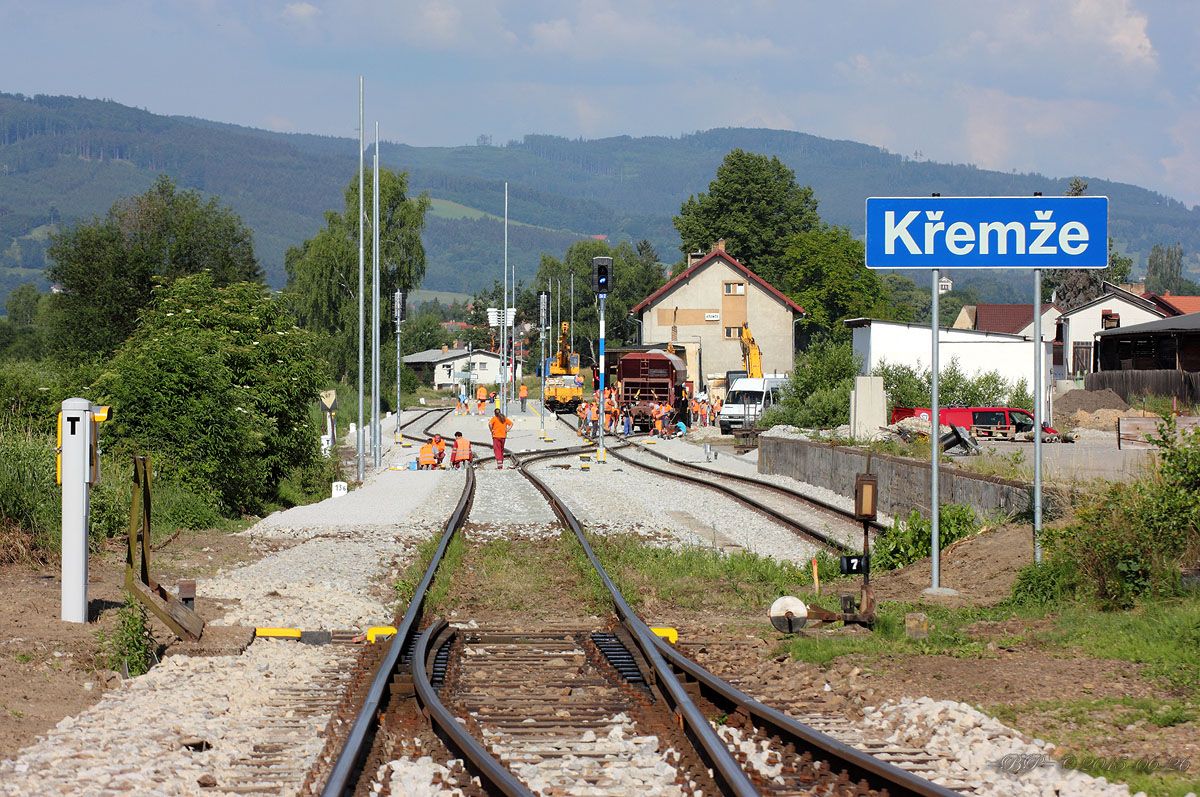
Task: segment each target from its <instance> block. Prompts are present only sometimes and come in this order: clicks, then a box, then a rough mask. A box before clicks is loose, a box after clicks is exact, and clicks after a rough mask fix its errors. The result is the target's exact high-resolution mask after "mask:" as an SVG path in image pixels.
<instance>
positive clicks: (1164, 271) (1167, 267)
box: [1146, 243, 1200, 296]
mask: <svg viewBox="0 0 1200 797" xmlns="http://www.w3.org/2000/svg"><path fill="white" fill-rule="evenodd" d="M1146 290H1148V291H1152V292H1154V293H1167V292H1168V291H1169V292H1171V293H1173V294H1175V295H1177V296H1178V295H1185V296H1186V295H1192V294H1195V293H1197V292H1200V286H1197V285H1196V283H1195V282H1192V281H1191V280H1189V279H1187V278H1186V277H1184V276H1183V247H1182V246H1181V245H1180V244H1178V243H1177V244H1175V245H1174V246H1162V245H1160V244H1155V245H1154V246H1153V247H1151V249H1150V257H1149V258H1148V259H1147V262H1146Z"/></svg>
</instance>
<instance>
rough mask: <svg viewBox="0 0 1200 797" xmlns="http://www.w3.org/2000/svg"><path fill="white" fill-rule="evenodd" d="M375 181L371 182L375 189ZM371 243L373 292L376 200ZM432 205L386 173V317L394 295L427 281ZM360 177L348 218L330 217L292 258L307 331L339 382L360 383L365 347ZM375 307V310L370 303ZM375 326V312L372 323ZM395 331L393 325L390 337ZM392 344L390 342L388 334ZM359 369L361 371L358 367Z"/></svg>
mask: <svg viewBox="0 0 1200 797" xmlns="http://www.w3.org/2000/svg"><path fill="white" fill-rule="evenodd" d="M372 177H373V175H372V174H371V173H370V172H368V173H367V174H365V175H364V178H363V182H364V183H365V184H366V185H367V186H368V187H369V186H370V185H371V181H372ZM364 199H365V201H364V205H363V206H364V208H365V210H364V214H365V216H364V228H363V229H364V241H365V252H366V253H365V258H366V273H367V289H368V290H369V288H370V279H371V258H372V240H371V239H372V234H371V227H370V224H371V219H372V218H373V198H372V195H371V192H370V191H368V192H367V196H366V197H364ZM428 209H429V197H428V195H426V194H421V195H420V196H418V197H409V196H408V175H407V174H406V173H405V172H393V171H390V170H388V169H381V170H380V172H379V261H380V280H379V285H380V296H381V297H382V298H381V307H382V311H381V312H382V313H383V315H384V317H385V318H391V313H392V310H391V307H392V295H393V293H394V292H395V291H396V290H403V291H406V292H407V291H412V290H413V289H414V288H416V287H417V286H418V285H420V284H421V280H422V279H423V278H424V277H425V247H424V246H423V245H422V243H421V231H422V230H423V229H424V227H425V213H426V211H428ZM357 218H358V176H357V175H355V177H354V178H353V179H352V180H351V181H350V185H349V186H347V188H346V192H345V209H344V210H343V211H342V213H340V214H339V213H336V212H333V211H330V212H328V213H326V214H325V227H324V228H323V229H321V230H320V231H319V232H318V233H317V234H316V235H315V236H313V237H312V238H309V239H308V240H307V241H305V242H304V243H303V244H301V245H300V246H294V247H292V248H290V249H288V251H287V255H286V256H285V258H284V264H285V266H286V268H287V275H288V284H287V291H288V294H289V295H290V297H291V300H292V302H293V306H294V307H295V309H296V314H297V316H298V317H299V319H300V324H301V326H303V327H305V328H307V329H311V330H313V331H315V332H318V333H319V334H320V335H321V337H322V340H323V341H324V344H323V345H324V348H325V354H326V356H327V357H328V359H329V363H330V366H331V367H332V369H333V376H334V377H335V378H338V379H342V378H345V377H348V376H349V375H350V373H351V371H352V370H354V371H355V375H357V365H356V364H357V360H358V344H357V342H356V336H357V335H358V222H357ZM368 304H369V302H368ZM369 322H370V318H369V310H368V323H369ZM390 327H391V324H390V323H389V324H387V327H386V328H388V329H390ZM384 337H385V338H386V337H388V335H387V334H385V335H384ZM352 364H355V368H353V369H352V368H351V365H352Z"/></svg>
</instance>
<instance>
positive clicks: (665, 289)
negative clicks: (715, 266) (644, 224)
mask: <svg viewBox="0 0 1200 797" xmlns="http://www.w3.org/2000/svg"><path fill="white" fill-rule="evenodd" d="M717 258H720V259H721V260H724V261H725V262H726V263H727V264H728V265H729V266H731V267H732V268H733V269H734V270H735V271H740V272H742V273H743V274H745V275H746V277H747V278H748V279H749V280H750V281H751V282H753V283H755V284H756V285H758V286H759V287H760V288H762V289H763V290H765V291H766V292H767V293H769V294H771V295H772V296H774V297H775V298H776V299H778V300H779V301H781V302H783V303H784V304H785V305H787V306H788V308H790V309H791V311H792V312H793V313H800V314H801V315H804V308H803V307H801V306H800V305H798V304H796V303H795V302H793V301H792V300H791V299H789V298H788V297H787V294H785V293H784V292H783V291H781V290H779V289H778V288H776V287H775V286H774V285H772V284H771V283H769V282H767V281H766V280H765V279H763V278H762V277H760V276H758V275H757V274H755V273H754V272H753V271H751V270H750V269H749V268H747V267H746V266H744V265H742V264H741V263H739V262H738V261H737V259H736V258H734V257H733V256H732V255H730V254H729V253H728V252H726V251H724V250H721V249H714V250H713V251H711V252H709V253H708V254H707V255H705V256H704V257H703V258H701V259H700V260H697V261H696V262H695V263H693V264H692V265H690V266H688V267H687V268H686V269H684V270H683V271H681V272H679V273H678V274H676V275H675V276H674V277H672V278H671V279H669V280H667V281H666V283H664V284H663V286H662V287H661V288H659V289H658V290H656V291H655V292H654V293H652V294H650V295H649V296H647V297H646V298H645V299H642V300H641V301H640V302H638V303H637V304H636V305H634V306H633V307H632V308H631V309H630V311H629V312H630V313H640V312H642V311H643V310H645V309H646V308H647V307H649V306H650V305H652V304H654V302H656V301H658V299H659V298H660V297H662V296H665V295H666V294H667V293H669V292H670V291H672V290H674V288H675V286H676V285H679V284H681V283H683V282H687V281H688V280H689V279H691V276H692V275H693V274H695V273H696V272H697V271H699V270H700V269H702V268H704V267H705V266H707V265H708V264H709V263H711V262H713V261H714V260H716V259H717Z"/></svg>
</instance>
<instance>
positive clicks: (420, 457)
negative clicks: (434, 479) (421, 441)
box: [417, 438, 437, 470]
mask: <svg viewBox="0 0 1200 797" xmlns="http://www.w3.org/2000/svg"><path fill="white" fill-rule="evenodd" d="M435 450H436V446H434V444H433V439H432V438H430V439H429V441H428V442H426V443H425V445H423V446H421V450H420V451H419V452H418V453H417V468H418V469H420V470H433V469H434V468H435V467H437V454H435V453H434V451H435Z"/></svg>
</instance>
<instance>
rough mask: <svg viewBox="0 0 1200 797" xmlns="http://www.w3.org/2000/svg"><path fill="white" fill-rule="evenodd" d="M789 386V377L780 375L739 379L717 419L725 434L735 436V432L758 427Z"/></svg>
mask: <svg viewBox="0 0 1200 797" xmlns="http://www.w3.org/2000/svg"><path fill="white" fill-rule="evenodd" d="M785 384H787V377H786V376H781V375H779V374H773V375H771V376H764V377H762V378H760V379H755V378H752V377H742V378H741V379H737V380H735V381H734V383H733V384H732V385H730V386H729V392H728V393H727V394H726V395H725V404H724V405H723V406H722V407H721V414H720V415H718V416H717V423H718V424H720V426H721V434H732V433H733V430H734V429H742V428H746V427H750V426H754V424H756V423H757V422H758V419H759V418H760V417H762V414H763V413H764V412H766V411H767V409H768V408H769V407H770V406H771V405H773V404H774V403H775V402H777V401H779V398H780V395H781V393H782V391H783V386H784V385H785Z"/></svg>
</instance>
